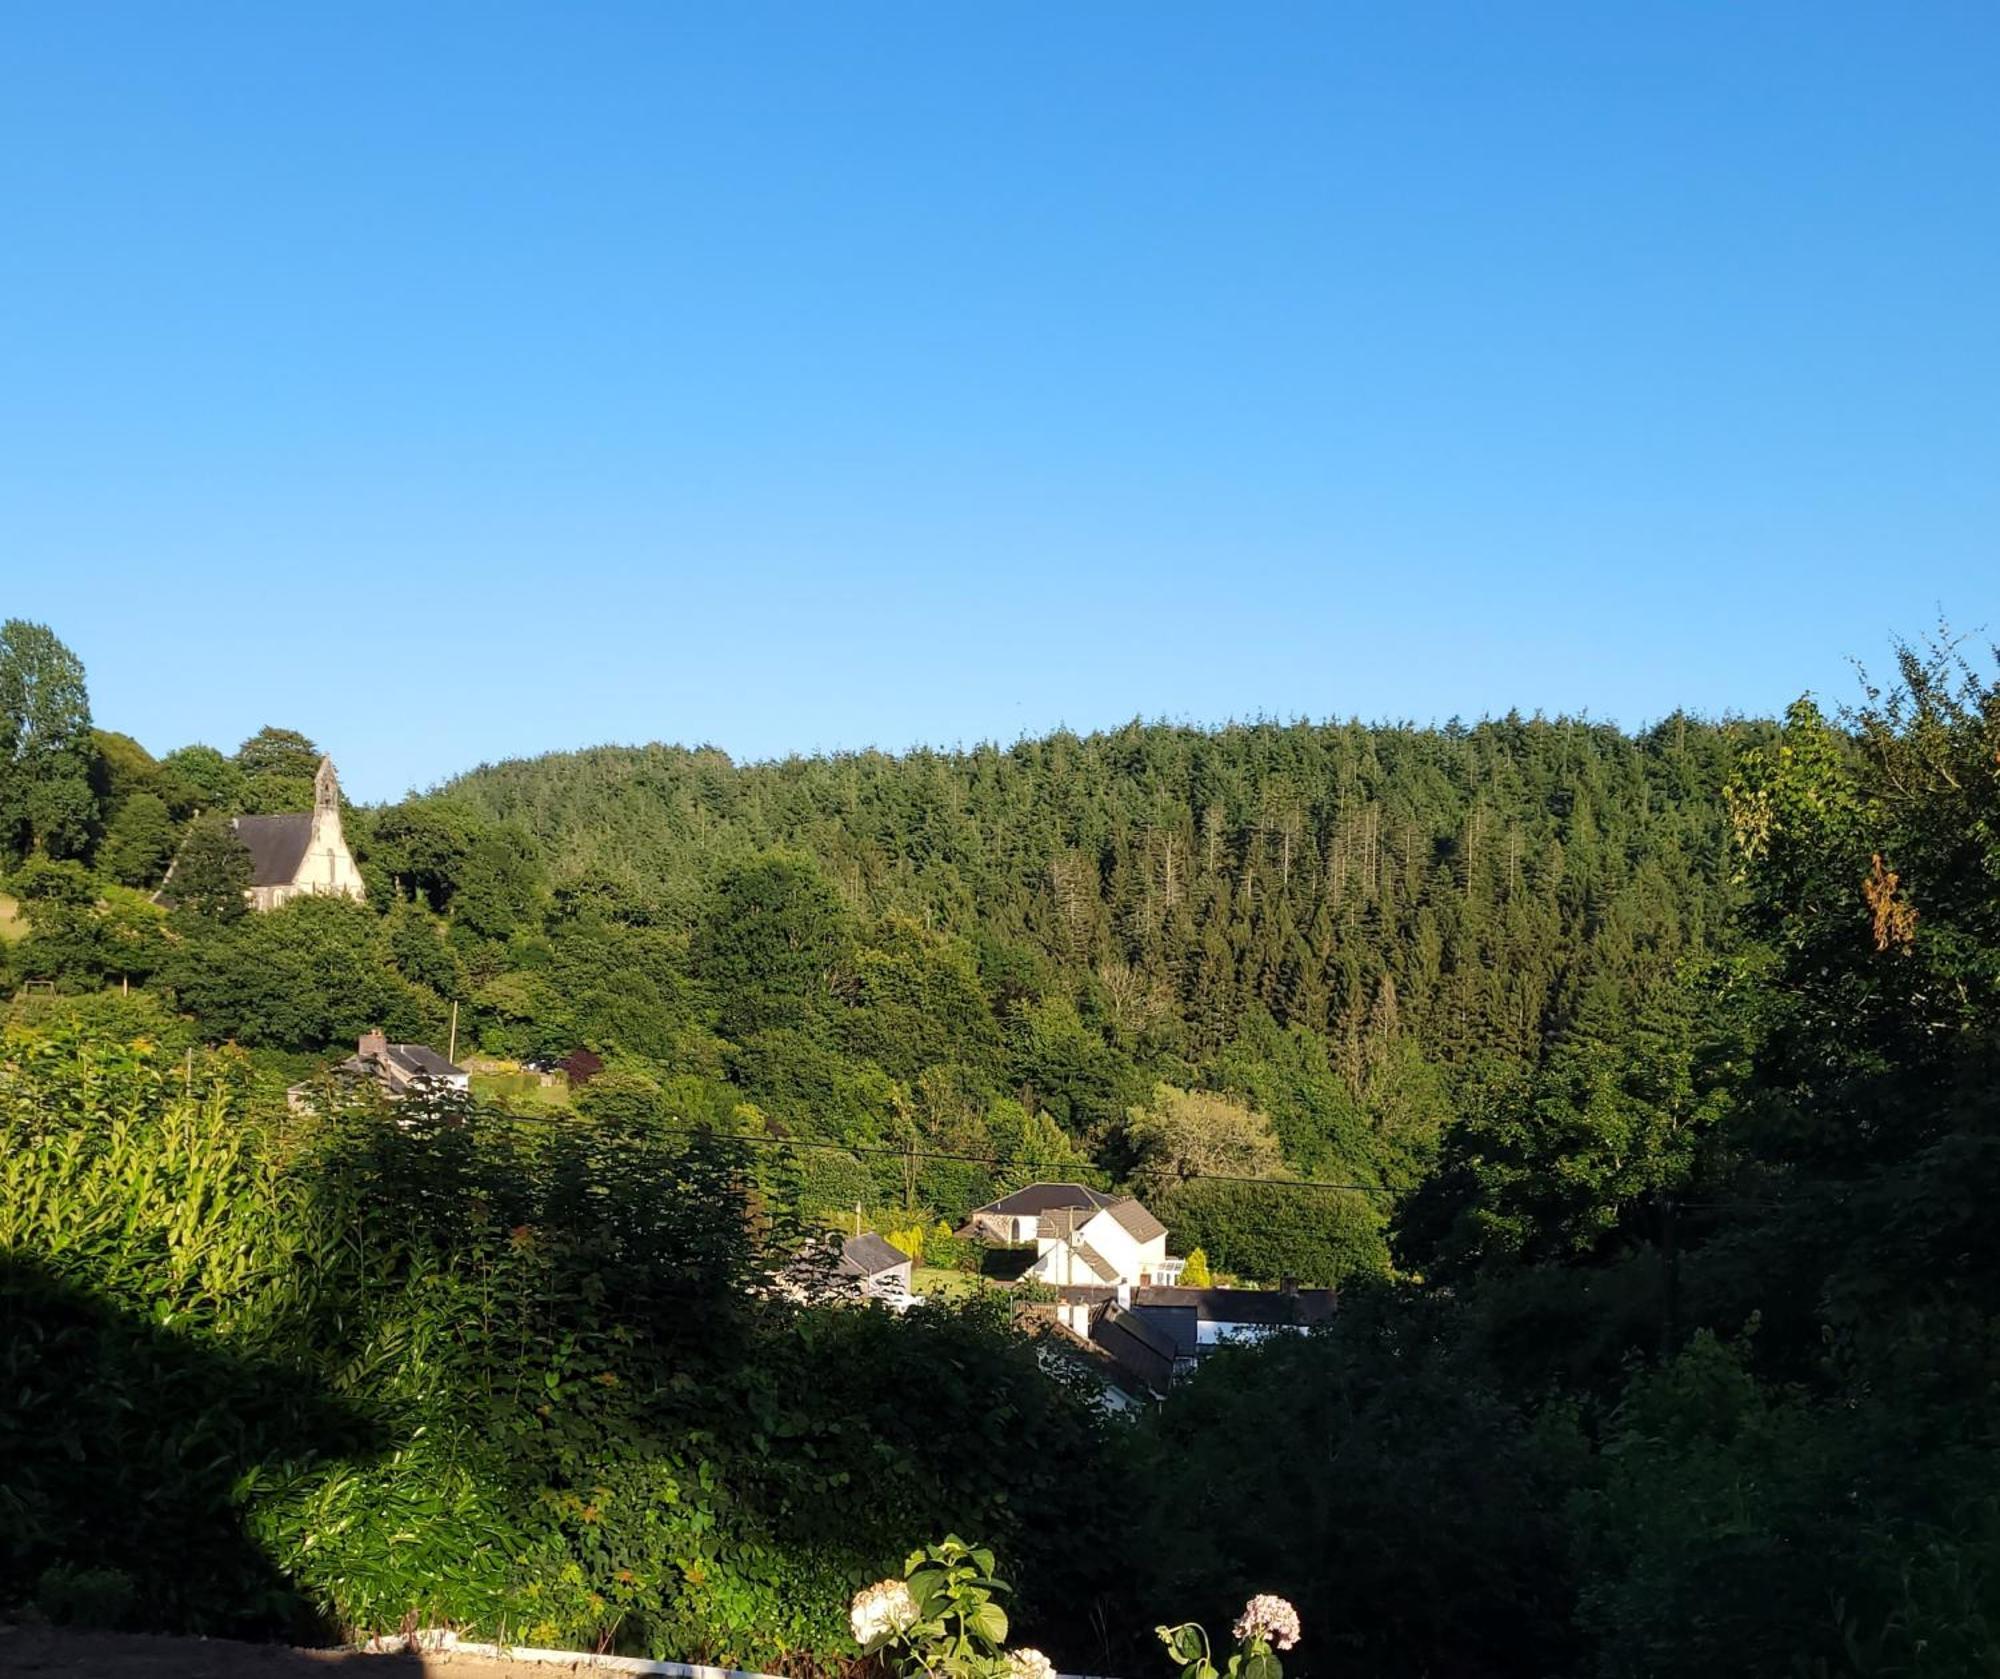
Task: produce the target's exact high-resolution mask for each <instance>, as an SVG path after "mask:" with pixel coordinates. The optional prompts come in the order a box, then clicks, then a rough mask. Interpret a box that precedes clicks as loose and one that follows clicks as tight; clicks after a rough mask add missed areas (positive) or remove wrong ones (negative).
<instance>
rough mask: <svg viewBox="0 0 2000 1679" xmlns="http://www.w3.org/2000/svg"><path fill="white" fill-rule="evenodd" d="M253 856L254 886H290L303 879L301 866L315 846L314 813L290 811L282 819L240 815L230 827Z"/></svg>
mask: <svg viewBox="0 0 2000 1679" xmlns="http://www.w3.org/2000/svg"><path fill="white" fill-rule="evenodd" d="M230 825H231V826H232V827H233V828H234V829H235V830H236V837H237V838H238V839H240V840H241V841H242V842H243V848H244V849H245V850H246V851H248V852H249V853H250V884H251V885H252V886H289V885H291V883H292V882H293V881H295V880H297V879H298V877H299V865H300V864H301V863H303V862H304V861H305V860H306V851H307V849H308V847H310V846H311V844H312V827H313V819H312V812H311V811H309V810H299V811H287V812H285V814H284V815H282V816H239V817H237V818H236V820H235V821H234V822H233V823H232V824H230Z"/></svg>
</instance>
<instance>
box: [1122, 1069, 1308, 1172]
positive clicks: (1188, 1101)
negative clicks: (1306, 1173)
mask: <svg viewBox="0 0 2000 1679" xmlns="http://www.w3.org/2000/svg"><path fill="white" fill-rule="evenodd" d="M1125 1135H1126V1143H1127V1146H1128V1147H1129V1148H1130V1149H1131V1151H1132V1156H1133V1159H1134V1160H1135V1162H1136V1163H1137V1172H1138V1176H1139V1179H1140V1181H1141V1182H1142V1183H1147V1184H1160V1185H1166V1184H1170V1183H1174V1182H1177V1181H1179V1180H1181V1179H1184V1178H1190V1177H1205V1176H1224V1177H1246V1178H1275V1177H1279V1176H1281V1175H1282V1174H1283V1171H1284V1157H1283V1155H1282V1153H1281V1152H1280V1150H1279V1147H1278V1138H1277V1133H1276V1132H1274V1131H1273V1130H1272V1129H1271V1121H1270V1120H1269V1118H1267V1117H1266V1116H1265V1115H1263V1114H1260V1113H1258V1112H1257V1111H1256V1110H1255V1109H1253V1108H1246V1107H1244V1106H1243V1105H1242V1104H1241V1103H1240V1102H1232V1101H1230V1100H1229V1099H1228V1098H1227V1097H1223V1096H1215V1095H1211V1094H1210V1093H1209V1092H1207V1091H1190V1090H1177V1089H1175V1088H1174V1086H1172V1085H1170V1084H1157V1085H1155V1086H1154V1087H1153V1097H1152V1100H1151V1101H1150V1102H1148V1103H1147V1104H1146V1105H1145V1106H1144V1107H1135V1108H1132V1109H1130V1110H1129V1111H1128V1112H1127V1113H1126V1116H1125Z"/></svg>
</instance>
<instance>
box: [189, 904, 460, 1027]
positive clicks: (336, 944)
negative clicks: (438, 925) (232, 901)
mask: <svg viewBox="0 0 2000 1679" xmlns="http://www.w3.org/2000/svg"><path fill="white" fill-rule="evenodd" d="M178 878H179V877H178V875H176V882H178ZM393 938H394V930H393V928H392V927H391V926H388V925H385V923H384V922H383V920H382V918H381V917H380V916H378V915H376V914H375V913H374V912H373V911H372V910H370V909H369V908H368V907H366V906H365V905H362V904H357V903H354V902H353V901H352V900H350V899H347V898H339V897H316V896H306V897H299V898H294V899H292V900H291V901H290V902H289V903H287V904H285V905H283V906H282V907H281V908H279V909H275V910H271V911H269V912H267V913H265V914H261V915H245V916H239V917H237V918H235V919H234V920H231V921H201V920H199V919H197V918H193V917H190V918H189V924H188V926H187V927H186V929H185V934H184V937H183V938H182V939H181V941H180V943H179V944H178V945H177V946H175V948H174V949H173V951H172V953H171V954H170V955H169V956H168V958H167V959H166V961H165V963H164V964H163V966H162V968H161V971H160V974H159V984H160V986H161V987H162V989H164V990H165V991H167V992H168V993H169V994H170V995H171V996H172V997H173V998H174V999H175V1001H176V1002H177V1003H178V1004H179V1006H180V1007H181V1008H182V1009H184V1010H186V1011H187V1012H189V1013H191V1014H193V1015H195V1016H196V1017H198V1018H199V1019H200V1020H201V1021H202V1023H203V1025H204V1027H205V1028H206V1030H207V1031H208V1032H209V1033H210V1034H212V1035H213V1036H214V1037H216V1038H223V1037H227V1038H230V1039H233V1040H234V1041H236V1042H237V1043H240V1044H244V1045H246V1046H248V1047H251V1048H269V1049H297V1050H303V1049H323V1048H325V1047H326V1046H328V1045H330V1044H339V1043H349V1044H351V1043H352V1042H353V1040H354V1039H355V1037H356V1036H357V1035H358V1034H360V1033H362V1032H366V1031H372V1030H377V1029H380V1030H382V1031H385V1032H387V1033H388V1034H389V1035H390V1037H391V1038H394V1039H397V1040H399V1041H414V1042H422V1041H424V1039H425V1038H426V1037H428V1036H429V1035H430V1034H432V1033H433V1032H435V1031H436V1030H437V1028H439V1027H440V1026H442V1025H443V1024H444V1018H443V1017H444V1014H445V1013H446V1012H448V1011H446V1010H444V1009H443V1008H442V1007H441V1005H440V1003H439V1000H438V999H437V998H436V997H435V996H432V995H430V994H429V993H427V992H424V991H422V990H420V989H419V988H418V987H416V986H413V985H411V984H410V983H409V982H408V981H406V980H405V979H404V978H403V977H402V976H401V975H400V974H399V973H398V972H397V970H396V968H395V965H394V960H393V950H394V945H393Z"/></svg>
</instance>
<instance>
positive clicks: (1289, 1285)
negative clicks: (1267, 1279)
mask: <svg viewBox="0 0 2000 1679" xmlns="http://www.w3.org/2000/svg"><path fill="white" fill-rule="evenodd" d="M1279 1287H1280V1288H1281V1289H1282V1290H1283V1291H1284V1292H1285V1293H1286V1294H1297V1293H1298V1291H1299V1279H1298V1278H1297V1277H1290V1276H1288V1277H1286V1278H1285V1279H1284V1281H1283V1282H1282V1283H1280V1284H1279Z"/></svg>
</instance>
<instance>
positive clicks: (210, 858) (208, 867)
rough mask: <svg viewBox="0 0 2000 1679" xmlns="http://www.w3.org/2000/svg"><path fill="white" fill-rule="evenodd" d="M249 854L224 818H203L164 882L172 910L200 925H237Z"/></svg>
mask: <svg viewBox="0 0 2000 1679" xmlns="http://www.w3.org/2000/svg"><path fill="white" fill-rule="evenodd" d="M249 890H250V853H249V851H248V850H247V849H246V848H245V846H244V844H243V842H242V841H241V840H240V839H238V838H237V837H236V830H235V829H234V828H232V827H231V826H230V825H229V819H228V818H227V817H224V816H204V817H202V818H201V820H200V821H198V822H196V823H195V825H194V826H193V827H192V828H190V829H189V830H188V836H187V839H186V841H185V842H184V843H183V844H182V846H181V854H180V856H179V857H177V858H176V859H175V860H174V871H173V875H172V877H171V878H170V879H169V880H168V882H167V896H168V897H169V898H170V899H171V900H172V901H173V905H174V907H175V908H176V909H179V910H184V911H185V912H186V913H188V914H189V915H195V916H199V917H201V919H203V920H204V921H238V920H241V919H242V917H243V915H244V914H245V913H246V911H247V910H248V908H249V903H248V900H247V899H246V898H245V897H244V894H245V893H246V892H248V891H249Z"/></svg>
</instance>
